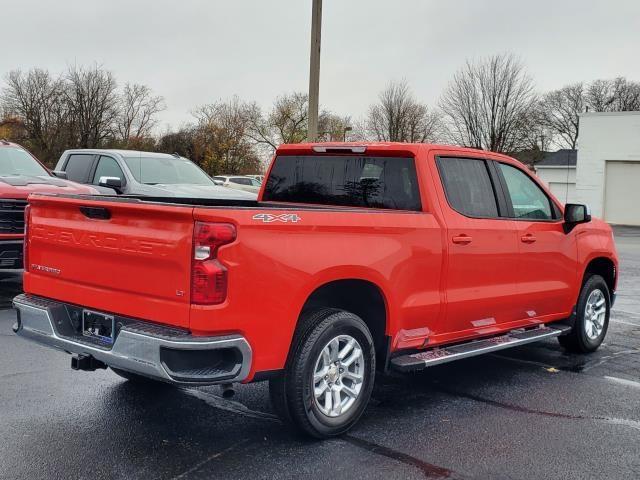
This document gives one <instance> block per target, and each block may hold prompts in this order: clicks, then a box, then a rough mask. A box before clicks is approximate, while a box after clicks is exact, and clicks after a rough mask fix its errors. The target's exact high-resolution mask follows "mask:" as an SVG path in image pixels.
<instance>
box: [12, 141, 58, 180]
mask: <svg viewBox="0 0 640 480" xmlns="http://www.w3.org/2000/svg"><path fill="white" fill-rule="evenodd" d="M0 175H2V176H11V175H27V176H31V177H37V176H46V177H48V176H49V172H47V170H46V169H45V168H44V167H43V166H42V165H40V164H39V163H38V162H37V161H36V159H35V158H33V157H32V156H31V155H30V154H29V152H27V151H25V150H23V149H21V148H15V147H2V148H0Z"/></svg>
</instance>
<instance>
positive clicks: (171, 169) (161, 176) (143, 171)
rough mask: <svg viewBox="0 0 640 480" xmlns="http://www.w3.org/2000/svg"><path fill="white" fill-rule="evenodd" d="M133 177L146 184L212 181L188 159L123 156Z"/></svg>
mask: <svg viewBox="0 0 640 480" xmlns="http://www.w3.org/2000/svg"><path fill="white" fill-rule="evenodd" d="M124 161H125V163H126V164H127V167H129V170H131V174H132V175H133V177H134V178H135V179H136V180H137V181H138V182H140V183H144V184H146V185H157V184H162V185H177V184H189V185H213V181H212V180H211V179H210V178H209V177H208V176H207V174H206V173H204V172H203V171H202V170H200V168H198V167H197V166H196V165H195V164H194V163H193V162H191V161H190V160H186V159H183V158H161V157H125V158H124Z"/></svg>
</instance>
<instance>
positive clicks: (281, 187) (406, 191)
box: [263, 155, 422, 211]
mask: <svg viewBox="0 0 640 480" xmlns="http://www.w3.org/2000/svg"><path fill="white" fill-rule="evenodd" d="M263 199H264V200H272V201H279V202H297V203H313V204H321V205H339V206H349V207H369V208H388V209H394V210H415V211H420V210H421V209H422V206H421V202H420V191H419V188H418V179H417V176H416V169H415V161H414V159H413V158H403V157H398V158H395V157H361V156H349V155H336V156H324V155H322V156H321V155H301V156H298V155H284V156H279V157H277V158H276V159H275V161H274V164H273V167H272V169H271V174H270V175H269V177H268V178H267V184H266V187H265V192H264V196H263Z"/></svg>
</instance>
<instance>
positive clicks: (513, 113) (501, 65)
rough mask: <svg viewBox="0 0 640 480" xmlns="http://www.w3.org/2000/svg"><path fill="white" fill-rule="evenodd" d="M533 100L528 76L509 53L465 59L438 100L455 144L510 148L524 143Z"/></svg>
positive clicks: (520, 64)
mask: <svg viewBox="0 0 640 480" xmlns="http://www.w3.org/2000/svg"><path fill="white" fill-rule="evenodd" d="M535 104H536V95H535V93H534V87H533V81H532V79H531V77H530V76H529V75H528V74H527V73H526V72H525V69H524V67H523V65H522V63H521V62H520V61H519V60H518V59H516V57H514V56H513V55H509V54H506V55H494V56H491V57H489V58H487V59H486V60H483V61H479V62H471V61H468V62H467V63H466V65H465V66H464V67H463V68H462V69H461V70H459V71H458V72H457V73H456V74H455V75H454V77H453V79H452V80H451V82H450V83H449V85H448V86H447V88H446V90H445V92H444V94H443V95H442V97H441V99H440V107H441V109H442V112H443V115H444V116H445V118H446V123H447V128H448V133H449V136H450V137H451V140H452V141H453V142H454V143H457V144H460V145H464V146H468V147H474V148H481V149H486V150H492V151H497V152H513V151H516V150H518V149H519V148H521V147H522V146H523V143H524V144H526V143H527V140H526V137H527V130H529V129H530V128H531V115H532V110H533V109H534V107H535Z"/></svg>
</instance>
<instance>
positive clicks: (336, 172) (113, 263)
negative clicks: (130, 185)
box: [14, 143, 618, 437]
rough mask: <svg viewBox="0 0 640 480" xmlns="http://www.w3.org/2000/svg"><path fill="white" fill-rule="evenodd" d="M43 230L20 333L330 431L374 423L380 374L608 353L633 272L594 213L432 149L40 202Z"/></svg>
mask: <svg viewBox="0 0 640 480" xmlns="http://www.w3.org/2000/svg"><path fill="white" fill-rule="evenodd" d="M28 231H29V233H28V239H27V245H28V247H27V250H26V253H25V254H26V255H28V260H27V262H26V263H27V265H28V268H27V271H26V272H25V275H24V289H25V292H26V294H25V295H21V296H18V297H16V298H15V300H14V305H15V307H16V308H17V309H18V311H19V316H18V321H17V322H16V324H15V325H14V330H15V331H16V332H17V333H18V334H19V335H21V336H23V337H25V338H29V339H31V340H33V341H36V342H39V343H41V344H44V345H48V346H51V347H55V348H58V349H60V350H63V351H66V352H69V353H72V354H73V355H74V356H73V357H72V367H73V368H75V369H80V370H94V369H96V368H106V367H107V366H108V367H110V368H111V369H112V370H113V371H114V372H116V373H117V374H119V375H121V376H123V377H125V378H127V379H130V380H146V379H149V378H152V379H156V380H161V381H165V382H170V383H173V384H181V385H203V384H216V383H219V384H230V383H232V382H250V381H257V380H266V379H268V380H269V381H270V392H271V398H272V401H273V403H274V406H275V408H276V410H277V411H278V412H279V414H280V415H281V416H282V418H283V419H285V420H286V421H288V422H292V423H293V424H295V425H296V426H297V427H299V428H300V429H301V430H303V431H305V432H307V433H308V434H311V435H313V436H316V437H329V436H332V435H338V434H341V433H344V432H345V431H347V430H348V429H349V428H350V427H351V426H352V425H353V424H354V423H355V422H356V421H357V420H358V418H359V417H360V416H361V415H362V413H363V412H364V410H365V407H366V405H367V402H368V400H369V396H370V394H371V390H372V387H373V382H374V378H375V373H376V371H379V372H384V371H386V370H389V369H396V370H400V371H408V370H417V369H422V368H426V367H430V366H432V365H438V364H442V363H444V362H449V361H452V360H458V359H461V358H466V357H470V356H473V355H478V354H481V353H486V352H491V351H495V350H500V349H503V348H508V347H513V346H516V345H522V344H525V343H529V342H533V341H538V340H543V339H547V338H553V337H557V338H558V339H559V341H560V344H561V345H562V346H563V347H565V348H567V349H569V350H572V351H576V352H582V353H588V352H592V351H594V350H596V349H597V348H598V347H599V345H600V344H601V342H602V341H603V339H604V336H605V335H606V332H607V327H608V321H609V311H610V308H611V305H612V304H613V301H614V298H615V290H616V281H617V271H618V270H617V269H618V260H617V256H616V249H615V246H614V241H613V235H612V231H611V228H610V227H609V226H608V225H607V224H606V223H604V222H602V221H600V220H597V219H595V218H593V219H592V218H591V216H590V214H589V210H588V208H587V207H586V206H585V205H577V204H572V205H566V206H565V205H561V204H560V203H559V202H558V201H557V200H556V199H555V198H554V197H553V195H552V194H551V193H550V192H549V191H548V190H547V188H546V187H545V186H544V185H542V183H541V182H540V181H539V180H538V179H537V178H536V177H534V176H532V175H531V173H530V172H529V171H528V170H527V169H526V168H524V167H523V165H521V164H520V163H519V162H517V161H516V160H514V159H512V158H509V157H506V156H504V155H499V154H494V153H490V152H485V151H477V150H471V149H464V148H455V147H444V146H438V145H426V144H416V145H411V144H393V143H390V144H379V143H373V144H364V145H354V144H304V145H284V146H282V147H280V148H279V149H278V150H277V153H276V156H275V158H274V160H273V162H272V165H271V168H270V171H269V174H268V175H267V179H266V181H265V182H264V184H263V186H262V190H261V192H260V196H259V200H258V201H231V200H203V199H188V198H185V199H178V198H170V199H161V198H153V199H149V198H148V199H144V198H139V199H134V198H126V199H124V198H100V197H95V198H87V197H84V198H83V197H79V196H57V197H45V196H41V195H32V196H31V197H30V210H29V212H28Z"/></svg>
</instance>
